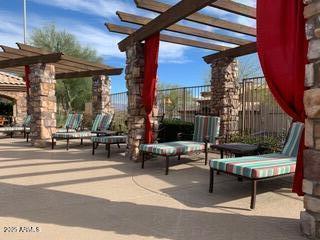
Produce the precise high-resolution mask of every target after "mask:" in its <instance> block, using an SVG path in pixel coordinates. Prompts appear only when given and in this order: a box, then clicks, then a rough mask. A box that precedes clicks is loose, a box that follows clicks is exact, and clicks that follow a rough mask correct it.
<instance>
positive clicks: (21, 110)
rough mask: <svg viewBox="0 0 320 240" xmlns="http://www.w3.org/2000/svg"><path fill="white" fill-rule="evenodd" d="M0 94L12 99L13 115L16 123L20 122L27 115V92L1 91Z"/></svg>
mask: <svg viewBox="0 0 320 240" xmlns="http://www.w3.org/2000/svg"><path fill="white" fill-rule="evenodd" d="M0 96H1V97H4V98H8V99H9V100H11V101H13V104H14V105H13V117H14V119H15V121H16V123H17V124H22V122H23V119H24V117H25V116H26V115H27V93H26V92H25V91H21V92H16V91H1V90H0Z"/></svg>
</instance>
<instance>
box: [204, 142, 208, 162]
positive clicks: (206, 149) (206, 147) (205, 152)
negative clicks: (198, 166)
mask: <svg viewBox="0 0 320 240" xmlns="http://www.w3.org/2000/svg"><path fill="white" fill-rule="evenodd" d="M204 155H205V158H204V165H207V163H208V143H206V144H205V149H204Z"/></svg>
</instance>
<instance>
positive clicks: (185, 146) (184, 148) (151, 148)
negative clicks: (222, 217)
mask: <svg viewBox="0 0 320 240" xmlns="http://www.w3.org/2000/svg"><path fill="white" fill-rule="evenodd" d="M139 149H140V150H141V151H143V152H148V153H154V154H158V155H163V156H175V155H182V154H186V153H190V152H194V151H202V150H204V149H205V144H204V143H202V142H201V143H200V142H193V141H177V142H167V143H158V144H141V145H140V146H139Z"/></svg>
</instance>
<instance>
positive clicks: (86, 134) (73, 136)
mask: <svg viewBox="0 0 320 240" xmlns="http://www.w3.org/2000/svg"><path fill="white" fill-rule="evenodd" d="M94 136H96V134H95V133H91V132H89V131H82V132H71V133H69V132H56V133H54V134H53V135H52V137H53V138H60V139H77V138H91V137H94Z"/></svg>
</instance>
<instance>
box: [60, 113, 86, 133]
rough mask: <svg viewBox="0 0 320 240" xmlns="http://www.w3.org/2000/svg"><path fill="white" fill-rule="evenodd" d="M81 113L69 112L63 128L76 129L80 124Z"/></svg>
mask: <svg viewBox="0 0 320 240" xmlns="http://www.w3.org/2000/svg"><path fill="white" fill-rule="evenodd" d="M82 118H83V115H82V114H81V113H69V114H68V117H67V120H66V123H65V125H64V127H63V128H65V129H66V128H68V129H78V128H79V127H80V125H81V122H82Z"/></svg>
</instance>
